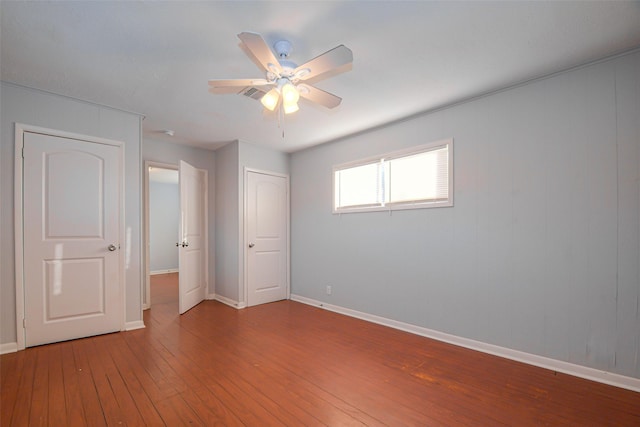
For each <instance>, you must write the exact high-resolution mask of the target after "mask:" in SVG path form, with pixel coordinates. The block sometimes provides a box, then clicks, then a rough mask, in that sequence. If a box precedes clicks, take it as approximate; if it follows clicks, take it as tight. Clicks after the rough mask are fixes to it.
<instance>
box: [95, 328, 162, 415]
mask: <svg viewBox="0 0 640 427" xmlns="http://www.w3.org/2000/svg"><path fill="white" fill-rule="evenodd" d="M110 338H112V339H111V340H109V341H107V342H106V343H107V348H108V351H109V355H110V356H111V359H112V360H113V363H114V365H115V366H116V368H117V370H118V372H119V374H120V377H121V378H122V380H123V382H124V383H125V385H126V387H127V391H128V393H129V395H130V396H131V398H132V399H133V402H134V404H135V406H136V408H137V410H138V412H139V413H140V417H141V418H142V420H143V422H144V423H146V424H151V425H162V423H163V421H162V418H161V417H160V414H158V411H157V410H156V407H155V406H154V403H153V402H152V400H151V398H150V397H149V395H150V394H151V395H154V396H159V395H160V393H159V392H158V390H157V388H156V387H155V383H154V382H153V381H151V380H150V379H149V378H148V375H147V372H146V371H145V370H144V369H143V368H142V366H140V365H139V364H138V363H137V359H136V358H135V355H133V354H131V353H129V352H128V347H127V345H123V344H124V343H125V340H124V337H123V336H122V335H121V334H117V335H116V334H114V335H111V336H110Z"/></svg>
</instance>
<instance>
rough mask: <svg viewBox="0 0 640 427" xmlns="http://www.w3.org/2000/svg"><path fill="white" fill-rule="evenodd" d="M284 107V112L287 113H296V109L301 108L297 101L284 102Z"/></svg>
mask: <svg viewBox="0 0 640 427" xmlns="http://www.w3.org/2000/svg"><path fill="white" fill-rule="evenodd" d="M282 108H283V109H284V113H285V114H291V113H295V112H296V111H298V110H299V109H300V107H298V104H297V103H293V104H283V105H282Z"/></svg>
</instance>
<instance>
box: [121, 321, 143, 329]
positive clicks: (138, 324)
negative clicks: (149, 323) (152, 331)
mask: <svg viewBox="0 0 640 427" xmlns="http://www.w3.org/2000/svg"><path fill="white" fill-rule="evenodd" d="M144 328H145V326H144V321H142V320H134V321H132V322H127V323H126V324H125V325H124V330H125V331H135V330H136V329H144Z"/></svg>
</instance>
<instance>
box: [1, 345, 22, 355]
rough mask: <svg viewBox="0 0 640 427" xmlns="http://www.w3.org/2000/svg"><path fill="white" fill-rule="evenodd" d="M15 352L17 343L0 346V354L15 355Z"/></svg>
mask: <svg viewBox="0 0 640 427" xmlns="http://www.w3.org/2000/svg"><path fill="white" fill-rule="evenodd" d="M16 351H18V343H17V342H6V343H4V344H0V354H7V353H15V352H16Z"/></svg>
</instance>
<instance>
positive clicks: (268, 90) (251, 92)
mask: <svg viewBox="0 0 640 427" xmlns="http://www.w3.org/2000/svg"><path fill="white" fill-rule="evenodd" d="M238 38H239V39H240V41H241V42H242V43H241V47H242V48H243V50H244V51H245V53H246V54H247V55H248V56H249V57H250V58H252V59H253V60H254V61H255V62H256V64H257V65H258V64H259V66H260V68H262V69H264V72H265V78H264V79H236V80H209V92H211V93H213V94H229V93H237V94H243V95H245V96H248V97H251V98H253V99H260V101H261V102H262V105H264V107H265V108H266V109H268V110H270V111H274V110H275V109H276V107H279V106H280V107H281V108H282V111H283V112H284V114H289V113H294V112H296V111H298V109H299V108H298V100H299V98H300V97H302V98H304V99H307V100H309V101H312V102H315V103H317V104H320V105H322V106H324V107H327V108H334V107H337V106H338V105H340V102H341V101H342V98H340V97H338V96H336V95H333V94H331V93H329V92H325V91H323V90H321V89H318V88H317V87H315V86H312V85H311V83H315V82H317V81H320V80H323V79H326V78H328V77H331V76H334V75H336V74H338V73H342V72H344V71H348V70H350V69H351V66H352V63H353V54H352V53H351V50H350V49H349V48H347V47H346V46H344V45H340V46H337V47H335V48H333V49H331V50H329V51H327V52H325V53H323V54H322V55H320V56H317V57H315V58H313V59H312V60H310V61H309V62H306V63H304V64H302V65H300V66H298V65H296V64H295V63H293V62H291V61H290V60H289V59H287V58H288V57H289V54H290V53H291V43H290V42H289V41H287V40H280V41H278V42H276V43H275V44H274V46H273V47H274V49H275V54H276V55H277V56H276V55H274V52H272V51H271V49H270V48H269V46H268V45H267V43H266V42H265V41H264V39H263V38H262V36H261V35H260V34H257V33H250V32H243V33H240V34H238Z"/></svg>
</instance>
